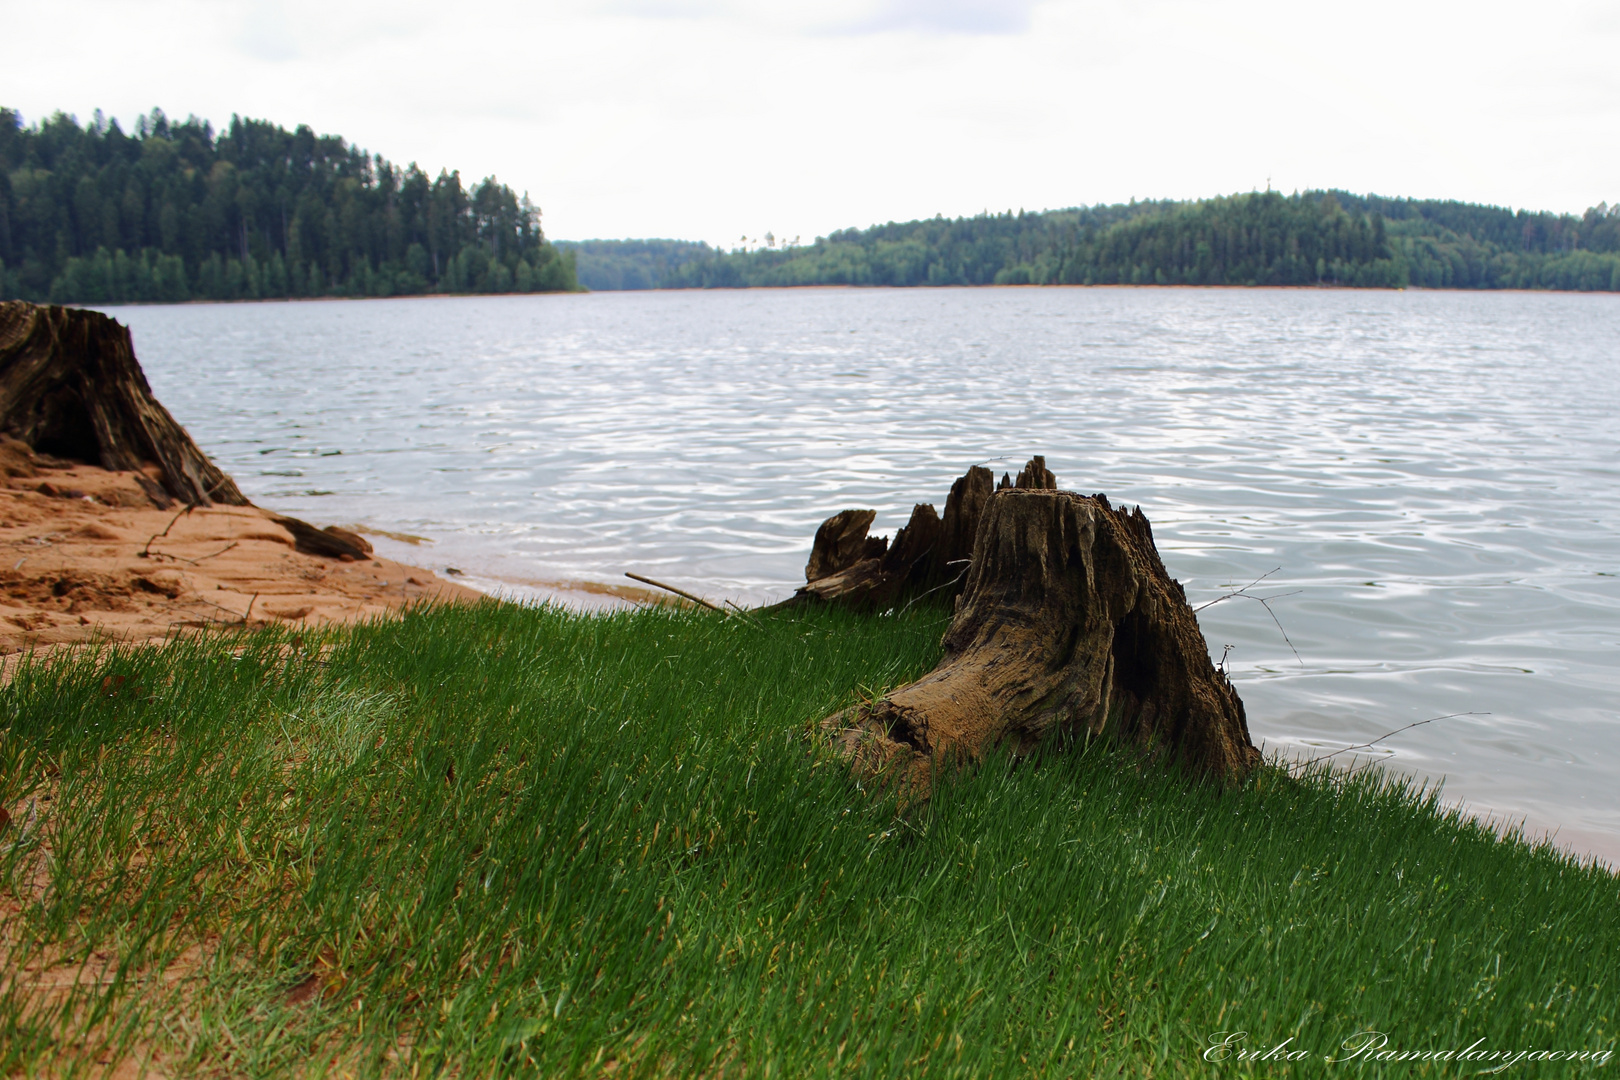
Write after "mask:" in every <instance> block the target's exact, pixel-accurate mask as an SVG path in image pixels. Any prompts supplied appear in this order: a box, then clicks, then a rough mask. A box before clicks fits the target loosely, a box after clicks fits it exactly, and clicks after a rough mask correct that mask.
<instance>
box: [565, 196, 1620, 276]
mask: <svg viewBox="0 0 1620 1080" xmlns="http://www.w3.org/2000/svg"><path fill="white" fill-rule="evenodd" d="M559 246H560V247H566V248H567V249H569V250H571V251H573V252H575V255H576V258H577V260H578V266H579V274H580V280H581V283H582V284H584V285H585V286H586V287H587V288H592V289H610V290H611V289H643V288H666V289H667V288H748V287H753V286H793V285H880V286H901V287H904V286H922V285H1059V284H1062V285H1112V284H1128V285H1154V284H1158V285H1335V286H1348V287H1360V288H1405V287H1407V286H1417V287H1423V288H1457V289H1564V290H1577V291H1620V204H1617V205H1615V206H1613V207H1610V206H1609V205H1608V204H1607V203H1603V204H1600V205H1598V206H1595V207H1593V208H1591V209H1590V210H1588V211H1586V213H1585V214H1583V215H1580V216H1576V215H1574V214H1553V213H1547V212H1532V211H1526V210H1517V211H1515V210H1510V209H1506V208H1504V207H1496V206H1485V205H1480V204H1476V203H1465V202H1458V201H1452V200H1440V199H1400V198H1387V197H1383V196H1378V195H1357V194H1354V193H1352V192H1347V191H1339V190H1327V191H1307V192H1296V193H1294V194H1292V195H1283V194H1281V193H1280V192H1274V191H1267V192H1250V193H1245V194H1238V195H1229V196H1218V197H1215V198H1210V199H1197V200H1185V201H1177V200H1158V201H1142V202H1136V201H1133V202H1130V203H1116V204H1113V205H1108V206H1091V207H1072V208H1069V209H1065V210H1045V211H1038V212H1028V211H1019V212H1017V213H1012V212H1010V211H1009V212H1006V213H1000V214H991V213H986V214H979V215H975V216H973V217H958V218H945V217H933V218H923V219H917V220H913V221H905V222H892V221H891V222H888V223H886V224H882V225H873V226H870V227H868V228H865V229H856V228H851V229H843V230H840V231H838V232H834V233H831V234H829V235H827V236H824V237H817V238H816V240H815V242H814V243H811V244H806V245H801V246H774V245H773V246H767V247H764V248H760V249H756V250H751V251H740V250H734V251H730V252H727V251H721V250H718V249H715V248H712V247H710V246H709V245H708V244H700V243H696V242H692V241H674V240H654V241H648V240H618V241H615V240H590V241H582V242H559Z"/></svg>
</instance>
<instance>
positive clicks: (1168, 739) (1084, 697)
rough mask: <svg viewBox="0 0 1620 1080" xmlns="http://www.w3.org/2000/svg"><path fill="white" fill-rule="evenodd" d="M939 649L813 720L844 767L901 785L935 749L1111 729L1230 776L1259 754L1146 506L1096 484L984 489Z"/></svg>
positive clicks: (950, 753) (927, 775)
mask: <svg viewBox="0 0 1620 1080" xmlns="http://www.w3.org/2000/svg"><path fill="white" fill-rule="evenodd" d="M1037 476H1038V474H1037ZM944 647H945V656H944V659H942V660H941V661H940V663H939V666H938V667H936V668H935V669H934V670H933V671H932V672H930V673H929V674H928V675H926V676H924V677H923V678H921V679H919V680H918V681H916V682H914V683H911V684H910V685H908V686H905V687H902V688H901V689H898V690H895V691H893V692H891V693H889V694H888V695H886V696H885V697H883V698H881V699H879V700H877V701H875V702H871V703H867V704H863V705H860V706H857V707H855V708H853V709H849V710H846V711H845V712H842V713H839V714H837V715H835V716H832V717H829V718H828V719H827V720H825V721H823V725H824V728H825V729H826V730H827V731H828V732H829V733H830V734H831V735H832V736H833V737H834V739H835V742H836V744H837V745H838V746H839V747H840V748H841V749H842V750H843V751H844V752H845V753H846V754H848V755H849V756H850V758H851V759H852V760H853V761H854V763H855V764H856V766H857V768H859V769H860V770H862V771H865V772H867V773H869V774H879V775H884V776H888V777H890V778H893V779H895V780H897V781H898V782H899V783H901V784H902V785H904V786H905V787H907V788H908V789H909V790H910V791H911V792H912V793H913V794H914V795H924V796H925V795H926V793H927V791H928V790H929V786H930V784H931V782H932V778H933V774H934V770H935V769H937V768H939V767H940V765H941V763H942V762H951V761H971V760H974V759H976V758H978V757H980V756H981V755H983V754H984V753H986V752H987V751H988V750H990V749H991V748H992V747H994V746H998V745H1000V746H1007V747H1009V748H1010V749H1012V750H1013V751H1014V752H1015V753H1019V754H1027V753H1030V752H1032V751H1033V750H1035V749H1036V748H1037V747H1040V746H1041V745H1043V744H1046V743H1049V742H1051V741H1052V740H1054V739H1059V738H1066V737H1085V736H1090V735H1110V736H1112V737H1114V738H1117V739H1119V740H1121V741H1123V742H1125V743H1127V744H1129V745H1132V746H1136V747H1139V748H1141V749H1142V750H1144V751H1146V752H1148V753H1149V754H1151V755H1154V756H1160V757H1165V758H1169V759H1173V760H1177V761H1180V762H1182V763H1183V764H1185V765H1186V766H1188V767H1189V768H1190V769H1192V770H1194V771H1197V772H1201V773H1205V774H1208V775H1212V776H1215V777H1218V778H1220V779H1222V780H1227V781H1236V780H1239V779H1241V778H1242V777H1243V776H1245V775H1246V774H1247V773H1248V771H1249V770H1250V769H1251V768H1253V767H1254V765H1255V763H1256V762H1257V761H1258V760H1259V757H1260V755H1259V752H1258V751H1257V750H1256V749H1255V747H1254V745H1253V743H1252V742H1251V741H1250V739H1249V731H1248V724H1247V721H1246V720H1245V717H1244V712H1243V703H1242V701H1241V700H1240V699H1239V698H1238V695H1237V692H1236V690H1234V689H1233V687H1232V685H1231V683H1230V682H1228V681H1227V679H1226V676H1225V675H1224V674H1223V673H1221V672H1220V671H1217V670H1216V668H1215V666H1214V665H1213V664H1212V663H1211V662H1210V659H1209V650H1208V648H1207V646H1206V645H1205V642H1204V636H1203V634H1202V633H1201V632H1200V631H1199V629H1198V621H1197V619H1196V617H1195V616H1194V614H1193V612H1192V609H1191V608H1190V607H1188V605H1187V598H1186V594H1185V593H1184V592H1183V591H1182V588H1181V585H1180V584H1179V583H1178V582H1176V581H1174V580H1173V579H1171V577H1170V576H1169V574H1168V573H1166V571H1165V568H1164V564H1163V563H1162V562H1161V561H1160V559H1159V555H1158V551H1157V550H1156V549H1155V547H1154V544H1153V531H1152V528H1151V526H1150V525H1149V524H1148V520H1147V518H1146V517H1144V516H1143V515H1142V513H1141V511H1140V509H1138V510H1135V511H1132V512H1131V513H1129V514H1127V513H1124V512H1123V511H1121V510H1117V509H1115V508H1113V507H1112V506H1110V505H1109V503H1108V500H1107V498H1106V497H1104V496H1102V495H1095V496H1091V497H1089V498H1088V497H1086V496H1082V495H1077V494H1075V493H1073V492H1067V491H1055V490H1050V489H1025V488H1008V489H1004V490H1001V491H997V492H996V493H995V494H994V495H993V496H991V497H990V499H989V500H988V501H987V503H986V504H985V509H984V514H983V519H982V521H981V523H980V526H979V532H978V536H977V539H976V543H975V545H974V553H973V561H972V565H971V568H970V569H969V571H968V575H967V582H966V588H965V591H964V592H963V594H962V596H961V599H960V600H959V601H958V603H957V608H956V615H955V617H954V618H953V619H952V621H951V625H950V629H949V630H947V631H946V634H945V638H944Z"/></svg>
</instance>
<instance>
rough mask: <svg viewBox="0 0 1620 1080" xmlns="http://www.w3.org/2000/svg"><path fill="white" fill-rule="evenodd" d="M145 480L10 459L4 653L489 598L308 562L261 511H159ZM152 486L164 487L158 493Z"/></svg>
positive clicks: (429, 579) (1, 620)
mask: <svg viewBox="0 0 1620 1080" xmlns="http://www.w3.org/2000/svg"><path fill="white" fill-rule="evenodd" d="M141 479H144V478H140V479H138V478H137V475H136V474H135V473H131V472H110V471H108V470H105V469H102V468H99V467H97V466H94V465H82V464H77V463H68V462H64V461H60V460H58V459H52V458H49V457H45V456H43V455H36V454H32V453H29V452H28V451H27V449H26V448H25V447H23V446H22V445H21V444H19V443H16V442H14V441H10V440H8V441H7V443H6V445H5V446H4V448H0V650H3V652H4V654H6V655H7V656H12V657H14V656H16V654H18V653H21V652H25V651H28V650H30V649H35V650H37V649H42V648H54V647H60V646H63V645H77V644H82V643H86V642H90V641H93V640H118V641H127V642H147V641H161V640H163V639H164V638H166V637H168V636H169V635H171V634H173V633H176V632H184V631H187V630H200V629H207V628H227V627H251V626H264V625H267V624H271V623H290V624H298V625H304V626H321V625H326V624H328V623H342V622H354V621H357V620H363V619H367V618H372V617H376V616H380V615H387V614H389V613H392V612H396V611H398V610H400V609H401V608H402V607H404V606H406V605H408V604H411V603H416V602H420V601H424V600H432V601H449V602H471V601H475V600H477V599H479V598H480V597H481V595H482V594H480V593H478V592H475V591H474V590H472V589H469V588H467V587H465V586H462V585H458V584H456V583H454V582H449V581H445V580H443V579H441V578H438V577H436V576H434V575H433V574H432V573H431V572H430V571H427V570H422V569H419V568H417V567H413V566H406V565H403V564H401V563H396V562H392V561H390V560H387V559H375V558H374V559H369V560H366V559H361V560H354V561H346V560H340V559H333V558H326V557H322V556H318V555H309V554H305V553H303V552H300V551H297V550H295V548H294V546H293V544H294V541H293V536H292V534H291V533H289V532H288V531H287V530H286V529H285V528H283V527H282V526H281V525H279V524H277V523H276V521H275V520H274V519H273V515H271V514H270V513H269V512H267V511H265V510H263V509H261V508H259V507H256V506H210V507H196V508H193V509H190V510H186V509H184V508H182V507H180V506H178V505H176V506H174V507H172V508H170V509H166V510H164V509H158V507H157V506H156V505H155V503H154V501H153V499H152V498H151V497H150V496H148V494H147V492H146V490H145V489H143V487H142V484H141ZM148 486H150V485H148Z"/></svg>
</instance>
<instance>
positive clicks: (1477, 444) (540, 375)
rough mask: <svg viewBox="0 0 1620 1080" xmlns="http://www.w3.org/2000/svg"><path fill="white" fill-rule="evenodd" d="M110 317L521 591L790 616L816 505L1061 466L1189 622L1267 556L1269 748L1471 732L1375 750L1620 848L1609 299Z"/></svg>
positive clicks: (553, 308) (1263, 687)
mask: <svg viewBox="0 0 1620 1080" xmlns="http://www.w3.org/2000/svg"><path fill="white" fill-rule="evenodd" d="M106 310H108V311H109V312H110V313H111V314H113V315H114V316H115V317H117V318H118V319H119V320H120V321H122V322H124V323H126V324H127V325H129V326H130V327H132V329H133V331H134V335H135V345H136V351H137V355H138V356H139V357H140V359H141V362H142V364H143V365H144V367H145V369H146V371H147V374H148V377H149V379H150V381H151V383H152V387H153V389H154V391H155V392H156V394H157V396H158V397H159V399H160V400H162V401H163V402H164V403H165V404H166V405H167V406H168V407H169V408H170V410H171V411H172V412H173V413H174V414H175V416H176V417H177V418H178V419H179V420H180V421H181V422H182V423H183V424H185V425H186V426H187V427H188V428H189V429H190V431H191V433H192V435H193V436H194V437H195V438H196V439H197V441H198V442H199V443H200V444H201V445H202V446H203V448H204V449H205V450H206V451H207V452H208V453H210V454H211V455H213V456H214V457H215V458H216V459H217V460H218V461H219V463H220V464H221V465H222V466H223V467H224V468H226V469H227V470H228V471H230V472H231V473H232V474H233V475H234V476H235V477H236V479H237V481H238V482H239V483H240V485H241V486H242V489H243V490H244V491H245V492H246V493H247V494H248V495H249V497H250V498H253V499H254V500H255V501H257V502H259V503H261V504H262V505H265V506H267V507H270V508H273V509H276V510H280V511H284V512H288V513H293V514H297V515H299V516H302V517H307V518H309V519H311V520H313V521H316V522H318V523H320V524H329V523H338V524H349V525H352V524H359V525H363V526H366V527H368V528H369V529H372V530H376V531H377V533H376V534H374V536H373V539H374V541H375V542H376V543H377V546H378V549H379V552H380V553H383V554H386V555H387V556H389V557H390V558H395V559H399V560H400V561H404V562H412V563H416V564H418V565H421V566H425V567H429V568H432V569H435V570H437V571H439V572H441V573H444V572H447V570H448V568H450V567H454V568H456V569H458V570H460V571H462V572H463V574H462V577H461V580H463V581H466V582H468V583H472V584H477V585H480V586H482V587H485V588H488V589H491V590H498V591H503V592H505V593H507V594H508V595H514V596H518V597H526V598H535V597H564V598H567V599H569V600H570V602H576V603H580V604H592V603H602V602H614V601H612V599H611V597H603V595H602V594H601V593H600V592H588V591H582V590H579V589H575V588H561V589H559V587H558V586H559V583H563V584H566V583H570V582H572V583H582V582H595V583H600V584H617V583H623V584H630V583H629V582H625V581H624V578H623V573H624V571H626V570H634V571H637V572H639V573H642V574H646V575H649V576H651V577H654V578H659V579H661V580H665V581H669V582H671V583H672V584H676V585H679V586H681V587H683V588H687V589H690V590H692V591H694V592H697V593H700V594H703V595H707V596H709V597H712V598H714V599H716V600H718V599H720V598H729V599H732V600H735V601H738V602H740V603H759V602H763V601H769V600H775V599H780V598H782V597H785V596H786V595H788V594H789V593H790V592H791V591H792V589H793V587H794V586H795V585H797V584H799V583H800V582H802V580H803V567H804V561H805V557H806V555H807V554H808V551H809V545H810V538H811V536H812V535H813V534H814V531H815V527H816V525H817V524H818V523H819V522H820V521H821V520H822V519H823V518H824V517H826V516H827V515H828V514H831V513H833V512H834V511H837V510H839V509H842V508H844V507H849V506H867V507H875V508H876V509H877V510H878V521H877V524H876V526H875V527H874V528H875V531H877V532H880V533H888V534H891V535H892V533H893V531H894V529H895V528H897V527H898V526H899V525H901V524H904V521H905V518H906V516H907V515H908V514H909V512H910V509H911V505H912V503H914V502H922V501H926V502H933V503H934V504H935V505H936V506H942V505H943V502H944V496H945V493H946V491H947V490H948V488H949V485H950V482H951V480H952V479H953V478H955V477H956V476H958V475H960V474H961V473H962V472H963V471H964V470H965V468H966V467H967V466H968V465H970V464H973V463H975V462H982V463H986V464H988V465H990V467H992V468H994V469H995V470H996V471H997V472H998V473H999V472H1001V471H1004V470H1006V471H1012V472H1016V471H1017V469H1018V467H1019V466H1020V465H1021V464H1022V463H1023V461H1024V460H1025V459H1026V458H1027V457H1028V456H1029V454H1031V453H1036V452H1040V453H1044V454H1045V455H1046V457H1047V462H1048V464H1049V466H1050V467H1051V468H1052V469H1053V471H1054V472H1056V474H1057V476H1058V480H1059V482H1060V484H1062V486H1064V487H1067V488H1072V489H1075V490H1080V491H1084V492H1087V493H1090V492H1099V491H1100V492H1106V493H1107V494H1108V495H1109V496H1110V498H1112V499H1113V500H1114V501H1115V502H1116V503H1128V504H1140V505H1141V506H1142V508H1143V510H1144V512H1145V513H1146V514H1147V515H1148V517H1149V518H1150V519H1151V520H1152V522H1153V527H1154V532H1155V536H1156V538H1157V541H1158V545H1159V548H1160V551H1161V553H1162V554H1163V556H1164V559H1165V562H1166V565H1167V566H1168V568H1169V570H1170V572H1171V574H1172V575H1174V576H1175V577H1177V578H1179V579H1180V580H1181V581H1182V583H1183V584H1184V585H1185V586H1186V588H1187V593H1188V597H1189V599H1190V600H1191V601H1192V602H1193V603H1194V605H1198V604H1200V603H1204V602H1207V601H1209V600H1213V599H1215V598H1217V597H1219V596H1221V595H1223V594H1224V593H1227V592H1229V591H1231V588H1232V587H1233V586H1234V585H1242V584H1245V583H1247V582H1249V581H1251V580H1253V579H1255V578H1259V577H1261V575H1264V574H1267V573H1268V572H1270V576H1269V577H1267V578H1266V579H1265V581H1264V583H1263V586H1261V587H1257V588H1256V589H1254V590H1252V591H1253V593H1254V595H1257V596H1272V595H1278V594H1289V595H1286V596H1283V595H1278V598H1277V599H1276V600H1274V601H1272V602H1271V605H1270V610H1269V611H1268V610H1267V608H1266V607H1264V606H1262V605H1261V604H1259V603H1256V602H1253V601H1252V600H1247V599H1242V598H1239V599H1232V600H1227V601H1223V602H1221V603H1218V604H1216V605H1214V606H1212V607H1210V608H1208V609H1206V610H1204V611H1203V612H1202V613H1201V614H1200V621H1201V623H1202V625H1203V627H1204V632H1205V636H1206V637H1207V639H1208V641H1209V643H1210V646H1211V650H1212V653H1213V654H1214V655H1215V656H1216V657H1217V658H1218V657H1220V656H1221V655H1222V654H1223V653H1227V660H1226V663H1227V666H1228V667H1229V669H1230V670H1231V672H1232V675H1233V678H1234V680H1236V681H1237V683H1238V686H1239V689H1240V692H1241V693H1242V695H1243V698H1244V701H1245V704H1246V706H1247V709H1248V714H1249V723H1250V729H1251V731H1252V733H1253V734H1254V737H1255V739H1256V740H1257V741H1263V743H1264V744H1265V746H1266V747H1267V748H1268V749H1279V750H1282V751H1284V752H1286V753H1289V754H1292V755H1295V756H1300V757H1304V756H1314V755H1319V754H1324V753H1328V752H1331V751H1333V750H1338V749H1340V748H1341V747H1344V746H1347V745H1349V744H1353V743H1364V742H1368V741H1371V740H1374V739H1376V738H1377V737H1379V736H1380V735H1382V734H1384V733H1386V732H1389V731H1392V730H1395V729H1398V728H1401V727H1403V726H1405V725H1407V724H1412V723H1415V722H1418V721H1422V720H1425V719H1428V718H1430V717H1437V716H1441V715H1443V714H1471V715H1455V716H1451V717H1450V718H1448V719H1444V720H1436V721H1435V722H1433V723H1428V724H1425V725H1423V726H1420V727H1416V728H1413V729H1411V730H1408V731H1404V732H1402V733H1401V734H1399V735H1396V736H1394V737H1392V738H1390V739H1388V740H1387V741H1384V742H1381V743H1380V744H1379V746H1378V747H1377V748H1376V749H1374V750H1372V751H1366V752H1364V756H1365V757H1371V758H1373V759H1375V760H1381V761H1383V762H1385V763H1386V764H1388V765H1389V766H1391V767H1394V768H1397V769H1401V770H1405V771H1409V772H1412V773H1415V774H1418V775H1421V776H1424V777H1427V778H1431V779H1433V780H1435V781H1437V782H1438V781H1440V780H1441V779H1444V784H1445V787H1444V790H1445V793H1446V796H1447V798H1448V800H1455V799H1461V800H1463V801H1464V802H1465V803H1466V804H1467V805H1468V806H1469V807H1470V808H1472V809H1473V810H1474V811H1476V812H1478V813H1481V814H1489V815H1491V816H1493V817H1495V818H1497V819H1499V820H1507V821H1519V820H1523V821H1524V822H1525V823H1526V825H1527V827H1528V830H1529V831H1530V832H1531V833H1532V834H1540V833H1546V832H1554V831H1556V838H1557V839H1558V840H1559V842H1561V843H1564V844H1565V845H1567V846H1569V847H1570V848H1572V849H1574V850H1576V851H1580V852H1585V853H1596V854H1599V855H1601V856H1603V857H1604V858H1606V859H1608V860H1609V861H1611V862H1616V863H1620V797H1617V796H1615V795H1614V794H1613V792H1614V789H1615V781H1614V777H1615V775H1616V771H1617V768H1620V708H1617V703H1620V421H1617V417H1620V297H1616V296H1607V295H1596V296H1585V295H1567V294H1524V293H1479V294H1469V293H1426V292H1417V291H1409V292H1370V291H1357V292H1351V291H1323V292H1318V291H1307V290H1225V289H1211V290H1194V289H1162V290H1161V289H978V290H969V289H945V290H928V289H915V290H837V289H834V290H757V291H746V292H704V293H695V292H679V293H616V294H612V293H610V294H596V295H582V296H536V297H480V298H454V299H413V300H374V301H333V302H325V303H294V304H286V303H270V304H220V305H193V306H183V307H138V308H108V309H106ZM384 533H391V534H394V538H389V537H388V536H386V535H382V534H384ZM411 538H420V540H421V541H423V542H414V541H413V540H412V539H411ZM1273 571H1274V572H1273ZM1273 613H1274V614H1275V616H1276V619H1277V621H1278V622H1280V623H1281V628H1279V626H1278V625H1277V622H1274V621H1273V619H1272V614H1273ZM1283 631H1286V638H1285V637H1284V634H1283ZM1228 646H1230V650H1229V652H1228V650H1227V647H1228ZM1349 757H1350V755H1343V756H1341V758H1339V759H1338V760H1347V759H1348V758H1349Z"/></svg>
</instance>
